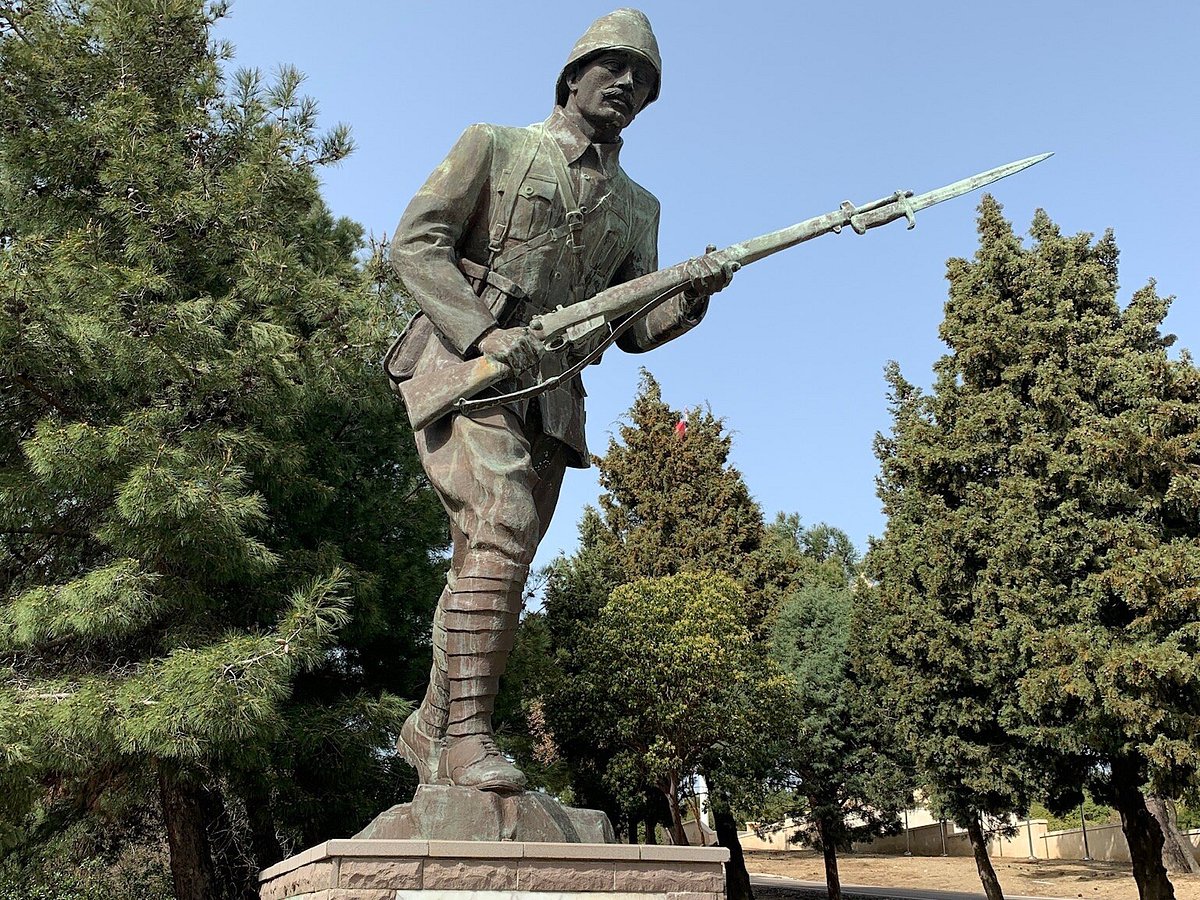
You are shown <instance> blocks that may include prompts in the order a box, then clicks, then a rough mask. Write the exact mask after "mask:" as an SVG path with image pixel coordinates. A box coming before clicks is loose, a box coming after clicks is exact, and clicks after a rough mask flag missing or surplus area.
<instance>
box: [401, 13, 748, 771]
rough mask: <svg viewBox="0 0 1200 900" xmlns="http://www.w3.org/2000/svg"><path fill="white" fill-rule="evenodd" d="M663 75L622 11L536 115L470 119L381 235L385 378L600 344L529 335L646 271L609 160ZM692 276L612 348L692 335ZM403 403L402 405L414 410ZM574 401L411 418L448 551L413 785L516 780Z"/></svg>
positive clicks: (416, 733) (576, 384) (643, 195)
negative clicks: (522, 640)
mask: <svg viewBox="0 0 1200 900" xmlns="http://www.w3.org/2000/svg"><path fill="white" fill-rule="evenodd" d="M661 72H662V64H661V59H660V56H659V51H658V44H657V42H656V41H655V38H654V34H653V32H652V31H651V28H650V23H649V21H648V20H647V19H646V17H645V16H644V15H643V14H642V13H640V12H638V11H636V10H630V9H621V10H617V11H616V12H613V13H610V14H609V15H607V16H604V17H602V18H601V19H598V20H597V21H596V22H595V23H593V25H592V26H591V27H590V28H589V29H588V30H587V32H586V33H585V34H584V35H583V37H582V38H580V40H579V42H578V43H577V44H576V45H575V47H574V48H573V49H572V51H571V53H570V55H569V57H568V61H567V64H566V65H565V66H564V68H563V70H562V72H561V74H560V75H559V77H558V79H557V82H556V86H555V99H556V105H555V107H554V109H553V111H552V112H551V114H550V116H549V118H547V119H546V120H545V121H544V122H542V123H539V124H536V125H531V126H529V127H528V128H509V127H503V126H499V125H472V126H470V127H469V128H467V130H466V131H465V132H464V133H463V135H462V137H461V138H460V139H459V141H458V143H457V144H455V146H454V147H453V149H451V151H450V153H449V155H448V156H447V157H446V159H445V160H444V161H443V162H442V164H441V165H440V166H438V168H437V169H436V170H435V171H434V172H433V174H432V175H430V177H429V179H428V180H427V181H426V183H425V184H424V186H423V187H422V188H421V189H420V190H419V191H418V192H417V195H416V196H415V197H414V198H413V200H412V202H411V203H410V204H409V206H408V209H407V210H406V211H405V213H404V216H403V218H402V219H401V221H400V225H399V226H398V227H397V230H396V234H395V236H394V239H393V242H392V247H391V259H392V263H393V265H394V267H395V269H396V271H397V273H398V274H399V275H400V277H401V279H402V280H403V281H404V284H405V286H406V287H407V288H408V290H409V291H410V292H411V293H412V295H413V296H414V297H415V298H416V300H417V302H418V304H419V305H420V309H421V312H420V313H419V314H418V315H417V316H416V317H415V319H414V320H413V322H412V323H410V325H409V327H408V328H407V329H406V330H405V333H404V335H402V337H401V339H400V340H399V341H398V342H397V345H396V347H394V348H393V351H392V352H391V353H389V355H388V359H387V367H388V372H389V375H390V376H391V377H392V378H393V381H394V382H396V383H397V384H399V385H405V384H407V383H409V382H410V381H411V383H413V384H432V385H435V386H436V385H439V384H441V383H444V382H445V380H446V376H447V375H448V374H449V373H451V372H452V371H456V370H457V369H458V368H459V367H461V366H463V365H464V364H466V365H467V366H468V367H471V366H480V365H483V366H489V365H491V366H495V365H501V366H504V367H505V372H506V373H508V375H509V376H510V377H508V378H507V379H506V380H504V381H502V382H501V383H499V384H498V385H496V386H495V388H494V389H495V390H501V391H506V390H512V389H516V388H521V387H526V386H529V385H531V384H533V383H535V382H536V381H538V380H539V379H540V380H546V379H552V378H554V377H555V376H557V375H560V374H561V373H562V372H563V371H564V370H566V369H568V368H569V367H570V366H571V363H572V361H573V360H577V359H579V358H580V357H581V356H583V355H586V354H587V352H588V351H589V349H591V348H592V346H594V342H595V341H599V340H600V339H602V335H596V336H595V337H594V338H593V342H592V343H589V341H586V340H579V341H577V342H576V343H574V344H573V345H572V346H571V348H570V349H569V350H568V351H567V352H564V353H562V354H546V353H542V352H541V351H542V346H541V343H540V342H539V341H538V340H537V338H536V336H535V335H533V334H532V333H531V332H530V330H529V328H528V326H529V325H530V323H531V322H532V321H533V320H534V318H535V317H536V316H539V315H542V314H545V313H549V312H551V311H552V310H554V309H556V308H558V307H560V306H561V307H570V306H571V305H573V304H576V303H580V302H582V301H585V300H587V299H588V298H590V297H592V296H593V295H595V294H596V293H598V292H600V291H602V290H604V289H605V288H608V287H610V286H612V285H615V284H619V283H622V282H625V281H628V280H630V279H633V278H637V277H639V276H642V275H645V274H647V273H649V272H653V271H654V270H655V269H656V268H657V266H658V251H657V240H658V221H659V205H658V201H657V200H656V199H655V198H654V197H653V196H652V195H651V194H650V193H649V192H648V191H646V190H645V189H644V188H642V187H640V186H638V185H637V184H635V183H634V182H633V181H632V180H631V179H630V178H629V177H628V176H627V175H626V174H625V172H624V170H623V169H622V168H621V166H620V162H619V156H620V150H621V137H620V135H621V132H622V131H623V130H624V129H625V127H626V126H628V125H629V123H630V122H632V121H633V119H634V117H635V116H636V115H637V114H638V113H639V112H641V110H642V109H644V108H645V107H646V105H647V104H649V103H651V102H652V101H653V100H655V99H656V98H657V97H658V92H659V85H660V81H661ZM686 274H687V278H686V287H687V292H686V293H683V292H681V293H678V294H677V295H676V296H673V297H672V298H670V300H669V301H668V302H664V303H662V304H660V305H659V306H657V307H656V308H655V309H654V310H652V311H650V312H649V313H648V314H647V315H645V316H643V317H641V318H640V319H638V320H637V321H636V322H635V323H631V324H630V326H629V327H628V328H627V329H626V330H625V331H624V332H623V333H622V334H621V336H620V338H619V340H618V341H617V344H618V346H619V347H621V349H623V350H626V351H630V352H642V351H645V350H650V349H652V348H654V347H657V346H659V345H660V344H663V343H665V342H666V341H669V340H671V339H672V338H675V337H677V336H679V335H681V334H683V333H684V332H686V331H687V330H689V329H690V328H692V327H693V326H695V325H696V324H697V323H698V322H699V321H700V320H701V318H703V316H704V313H705V310H706V308H707V297H708V296H709V295H710V294H712V293H713V292H715V291H717V290H720V289H721V288H723V287H724V286H725V285H726V284H728V282H729V279H730V278H731V277H732V267H730V266H727V265H723V264H722V263H721V262H720V261H717V260H715V259H706V258H700V259H698V260H693V261H691V262H690V263H689V266H688V269H687V273H686ZM606 333H607V332H606ZM417 394H419V391H417V392H413V391H408V392H406V393H404V394H403V396H404V397H405V401H406V403H407V404H408V405H409V411H410V415H411V413H412V410H413V408H414V406H415V405H417V404H418V403H419V400H418V399H417ZM583 398H584V391H583V385H582V382H581V381H580V379H579V376H578V375H577V374H574V375H572V377H570V378H567V379H562V380H561V383H559V384H557V385H556V386H555V387H554V388H553V389H552V390H548V391H545V392H544V393H542V394H541V395H540V396H537V397H536V398H533V399H517V400H513V401H512V402H508V403H505V404H503V405H499V406H496V407H494V408H491V409H488V410H481V411H477V412H472V413H462V412H450V413H447V414H444V415H440V416H435V417H433V418H432V419H429V420H422V421H421V422H420V426H419V430H418V431H417V434H416V441H417V449H418V453H419V454H420V457H421V460H422V462H423V464H424V466H425V471H426V473H427V474H428V476H429V480H430V482H431V483H432V484H433V486H434V488H435V489H436V490H437V492H438V494H439V496H440V497H441V499H442V502H443V504H444V505H445V507H446V511H447V512H448V513H449V516H450V521H451V530H452V537H453V542H454V550H453V558H452V564H451V571H450V574H449V577H448V579H447V585H446V588H445V590H444V591H443V592H442V596H441V598H440V600H439V602H438V608H437V612H436V614H435V619H434V624H433V643H434V652H433V666H432V670H431V672H430V682H429V688H428V690H427V691H426V694H425V698H424V700H423V702H422V704H421V706H420V708H419V709H418V710H417V711H416V712H414V713H413V715H412V716H411V717H410V718H409V719H408V721H407V722H406V723H405V725H404V729H403V731H402V733H401V737H400V743H399V749H400V751H401V752H402V753H403V754H404V756H405V758H406V759H407V760H408V761H409V763H411V764H412V765H413V766H414V767H415V768H416V769H417V771H418V774H419V776H420V780H421V782H422V783H423V784H426V785H447V786H455V787H458V788H475V789H479V790H485V791H493V792H498V793H502V794H512V793H519V792H521V791H522V790H523V789H524V787H525V777H524V775H523V774H522V773H521V772H520V771H518V770H517V769H516V767H514V766H513V765H512V764H511V763H510V762H509V761H508V760H507V759H506V758H505V757H504V756H503V754H501V753H500V752H499V750H498V749H497V748H496V744H495V741H494V738H493V733H492V722H491V719H492V710H493V706H494V702H495V696H496V691H497V688H498V683H499V679H500V676H501V674H502V673H503V672H504V667H505V664H506V661H507V658H508V654H509V651H510V650H511V648H512V643H513V638H514V633H515V629H516V625H517V619H518V616H519V614H520V610H521V602H522V592H523V588H524V584H525V578H526V575H527V573H528V570H529V563H530V562H531V560H532V559H533V556H534V552H535V551H536V549H537V545H538V542H539V541H540V540H541V538H542V536H543V535H544V534H545V531H546V528H547V526H548V525H549V523H550V517H551V515H552V514H553V512H554V506H555V503H556V501H557V499H558V491H559V487H560V485H561V483H562V477H563V473H564V471H565V469H566V468H568V467H571V466H575V467H585V466H587V464H588V462H587V461H588V453H587V445H586V442H585V438H584V406H583Z"/></svg>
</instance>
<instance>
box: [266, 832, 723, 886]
mask: <svg viewBox="0 0 1200 900" xmlns="http://www.w3.org/2000/svg"><path fill="white" fill-rule="evenodd" d="M728 858H729V851H727V850H725V849H723V848H716V847H712V848H708V847H662V846H645V845H638V844H579V843H570V844H562V843H533V842H520V841H503V842H501V841H438V840H433V841H398V840H359V839H355V840H348V841H326V842H325V843H324V844H319V845H318V846H316V847H313V848H312V849H310V850H306V851H304V852H303V853H300V854H297V855H296V856H293V857H292V858H291V859H288V860H285V861H284V862H281V863H279V864H278V865H275V866H272V867H271V868H269V869H266V870H265V871H264V872H263V873H262V875H261V883H262V893H261V897H262V900H469V898H473V900H723V898H724V896H725V867H724V863H725V861H726V860H727V859H728Z"/></svg>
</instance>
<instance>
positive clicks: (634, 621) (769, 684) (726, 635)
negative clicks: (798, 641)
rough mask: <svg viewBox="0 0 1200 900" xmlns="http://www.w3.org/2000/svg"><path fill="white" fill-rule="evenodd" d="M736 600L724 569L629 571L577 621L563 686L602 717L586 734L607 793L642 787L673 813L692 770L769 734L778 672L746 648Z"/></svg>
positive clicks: (783, 692) (781, 685)
mask: <svg viewBox="0 0 1200 900" xmlns="http://www.w3.org/2000/svg"><path fill="white" fill-rule="evenodd" d="M744 605H745V601H744V597H743V593H742V590H741V588H740V587H739V586H738V585H737V583H736V582H735V581H733V579H731V578H729V577H728V576H726V575H721V574H714V573H704V572H689V573H685V574H681V575H673V576H665V577H662V578H653V579H639V580H637V581H634V582H631V583H629V584H626V585H622V586H620V587H618V588H617V589H616V590H614V591H613V592H612V596H611V598H610V600H609V602H608V603H607V604H605V605H604V607H602V608H601V610H600V612H599V615H598V616H597V618H596V620H595V622H593V623H592V624H590V625H588V626H587V627H585V628H584V630H583V632H582V634H581V635H580V637H579V641H578V642H577V644H576V654H577V664H578V671H577V674H576V676H575V678H574V679H573V683H572V684H571V685H570V688H569V689H570V690H572V692H573V693H574V694H575V695H576V697H577V698H578V700H579V701H581V704H580V705H581V706H582V707H584V708H586V709H589V710H592V711H594V712H593V714H594V715H595V717H596V719H597V720H599V721H602V722H604V723H606V725H607V728H606V729H605V731H604V732H603V733H601V734H598V735H597V734H593V735H592V738H593V739H594V740H596V741H597V743H598V744H599V745H600V747H601V749H602V752H604V753H606V755H607V756H608V758H609V762H608V766H607V768H606V770H605V772H604V777H605V779H606V781H607V783H608V786H609V788H610V790H612V791H613V792H614V793H615V794H617V795H618V796H620V795H621V793H622V792H627V791H629V790H630V788H631V787H632V788H633V789H634V790H636V789H637V786H639V785H643V784H647V785H651V786H653V787H654V788H656V789H657V790H658V791H660V792H661V793H662V794H663V795H664V796H665V797H666V798H667V801H668V803H670V804H671V805H672V806H673V807H674V808H675V811H676V814H678V807H677V804H678V798H679V796H680V792H681V790H682V789H683V788H684V787H685V786H686V785H687V784H688V783H689V782H690V779H691V777H692V776H694V775H695V774H697V773H698V772H699V771H700V770H701V769H707V768H708V767H709V766H712V767H713V768H717V767H719V766H718V764H717V763H718V762H719V760H720V759H722V758H725V757H728V758H729V760H730V762H733V761H734V760H736V759H737V758H738V757H739V756H744V755H745V754H747V753H750V752H752V748H754V747H760V746H762V745H763V744H764V743H769V740H768V738H769V736H770V734H771V733H772V728H773V723H774V719H773V717H772V712H773V711H774V710H776V709H778V708H779V705H780V704H781V703H782V702H785V699H786V697H787V682H786V679H784V678H783V676H782V674H781V673H779V672H777V671H776V670H774V668H773V667H772V666H770V665H769V664H768V663H767V661H766V660H765V659H764V658H763V657H762V655H761V654H760V653H759V651H758V649H757V648H756V647H755V646H754V644H753V641H752V639H751V635H750V632H749V629H747V627H746V623H745V611H744ZM714 757H716V758H717V759H716V760H714ZM632 799H634V800H635V801H636V799H638V798H637V796H636V795H635V797H634V798H632ZM626 805H628V800H627V803H626Z"/></svg>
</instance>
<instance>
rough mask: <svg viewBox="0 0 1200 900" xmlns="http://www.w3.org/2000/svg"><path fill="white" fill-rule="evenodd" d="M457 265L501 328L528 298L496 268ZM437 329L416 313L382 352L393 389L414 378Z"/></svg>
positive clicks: (462, 261)
mask: <svg viewBox="0 0 1200 900" xmlns="http://www.w3.org/2000/svg"><path fill="white" fill-rule="evenodd" d="M458 268H459V270H460V271H461V272H462V274H463V277H464V278H466V280H467V284H469V285H470V286H471V290H472V291H474V292H475V296H477V297H478V298H479V299H480V300H482V301H483V302H484V303H485V304H486V305H487V308H488V311H489V312H491V314H492V315H493V316H494V317H495V319H496V322H497V324H499V325H500V327H501V328H503V327H505V326H506V325H507V324H508V323H509V321H511V319H512V317H513V313H514V312H516V310H517V308H518V307H519V306H520V305H521V303H522V302H523V301H524V300H525V299H527V295H526V294H525V290H524V289H523V288H522V287H521V286H520V285H519V284H517V283H516V282H515V281H513V280H512V279H510V278H505V277H504V276H503V275H501V274H500V273H499V272H497V271H495V270H494V269H489V268H488V267H487V266H481V265H480V264H479V263H477V262H473V261H471V260H469V259H460V260H459V261H458ZM434 331H435V328H434V325H433V323H432V322H430V321H429V319H428V318H427V317H426V316H425V314H424V313H417V314H416V315H415V316H413V317H412V318H411V319H410V320H409V321H408V324H407V325H405V326H404V330H403V331H401V332H400V336H399V337H397V338H396V340H395V341H393V342H392V346H391V347H389V348H388V351H387V353H385V354H384V355H383V369H384V371H385V372H387V375H388V379H389V380H390V381H391V383H392V387H393V388H395V387H396V386H397V385H398V384H399V383H400V382H403V381H407V380H408V379H410V378H412V376H413V373H414V372H415V371H416V367H417V360H418V359H419V358H420V356H421V351H422V350H424V349H425V345H426V343H428V341H429V338H430V336H431V335H432V334H433V332H434Z"/></svg>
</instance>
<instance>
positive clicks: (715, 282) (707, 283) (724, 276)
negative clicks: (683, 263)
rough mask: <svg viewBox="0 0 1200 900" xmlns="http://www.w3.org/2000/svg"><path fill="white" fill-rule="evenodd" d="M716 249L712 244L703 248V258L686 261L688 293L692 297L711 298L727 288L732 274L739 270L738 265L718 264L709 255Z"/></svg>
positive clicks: (733, 263) (729, 263)
mask: <svg viewBox="0 0 1200 900" xmlns="http://www.w3.org/2000/svg"><path fill="white" fill-rule="evenodd" d="M716 249H717V248H716V246H715V245H714V244H709V245H708V246H707V247H705V248H704V256H701V257H699V258H697V259H693V260H689V261H688V264H687V274H688V276H689V277H690V278H691V280H692V283H691V284H690V285H688V293H689V294H691V295H692V296H693V297H708V296H711V295H712V294H715V293H717V291H720V290H724V289H725V288H726V287H728V286H729V282H731V281H733V274H734V273H735V272H736V271H737V270H738V268H739V266H738V264H737V263H735V262H725V263H722V262H720V261H719V260H718V259H716V258H715V257H714V256H712V255H711V254H712V252H713V251H714V250H716Z"/></svg>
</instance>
